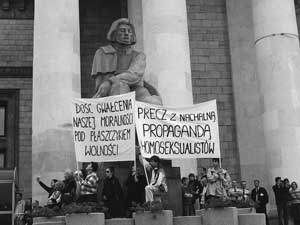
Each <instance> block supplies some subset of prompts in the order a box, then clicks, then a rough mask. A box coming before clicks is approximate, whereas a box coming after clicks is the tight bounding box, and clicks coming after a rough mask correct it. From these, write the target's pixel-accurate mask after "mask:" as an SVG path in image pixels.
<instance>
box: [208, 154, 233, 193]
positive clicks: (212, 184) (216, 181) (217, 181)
mask: <svg viewBox="0 0 300 225" xmlns="http://www.w3.org/2000/svg"><path fill="white" fill-rule="evenodd" d="M212 163H213V167H212V168H209V169H208V171H207V180H208V187H207V199H212V198H220V197H226V196H227V193H226V189H227V188H228V186H229V184H230V180H231V179H230V176H229V174H228V172H227V171H226V170H225V169H222V168H221V167H220V161H219V159H218V158H214V159H212Z"/></svg>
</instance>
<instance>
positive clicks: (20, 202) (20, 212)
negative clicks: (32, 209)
mask: <svg viewBox="0 0 300 225" xmlns="http://www.w3.org/2000/svg"><path fill="white" fill-rule="evenodd" d="M22 198H23V195H22V193H16V202H17V204H16V208H15V224H16V225H24V224H25V222H24V214H25V206H26V201H25V200H24V199H22Z"/></svg>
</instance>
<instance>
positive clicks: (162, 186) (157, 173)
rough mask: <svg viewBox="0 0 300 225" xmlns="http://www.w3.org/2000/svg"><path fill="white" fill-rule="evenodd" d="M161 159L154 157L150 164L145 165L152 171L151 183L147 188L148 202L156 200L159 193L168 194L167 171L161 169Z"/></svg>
mask: <svg viewBox="0 0 300 225" xmlns="http://www.w3.org/2000/svg"><path fill="white" fill-rule="evenodd" d="M159 161H160V160H159V157H158V156H155V155H154V156H152V157H151V158H150V161H149V164H148V165H145V166H146V168H147V169H148V170H152V171H151V181H150V183H149V185H147V186H146V187H145V195H146V202H152V201H153V200H154V194H156V193H159V192H162V193H163V192H168V187H167V183H166V174H165V171H164V170H163V169H162V168H160V167H159Z"/></svg>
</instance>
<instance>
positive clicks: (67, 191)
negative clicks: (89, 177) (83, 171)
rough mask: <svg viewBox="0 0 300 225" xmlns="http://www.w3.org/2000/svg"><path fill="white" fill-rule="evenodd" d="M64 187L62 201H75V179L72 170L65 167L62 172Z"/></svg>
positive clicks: (67, 202)
mask: <svg viewBox="0 0 300 225" xmlns="http://www.w3.org/2000/svg"><path fill="white" fill-rule="evenodd" d="M64 178H65V179H64V180H63V182H64V189H63V191H62V194H63V203H64V204H69V203H71V202H74V201H75V193H76V181H75V178H74V174H73V172H72V170H70V169H67V170H66V171H65V173H64Z"/></svg>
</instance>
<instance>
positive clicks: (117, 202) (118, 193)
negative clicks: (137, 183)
mask: <svg viewBox="0 0 300 225" xmlns="http://www.w3.org/2000/svg"><path fill="white" fill-rule="evenodd" d="M114 172H115V169H114V167H108V168H106V170H105V176H106V178H105V179H104V181H103V191H102V199H103V201H104V205H105V206H106V207H107V208H108V217H109V218H110V217H112V218H116V217H121V216H122V208H123V191H122V188H121V185H120V182H119V180H118V179H117V178H116V177H115V175H114Z"/></svg>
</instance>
